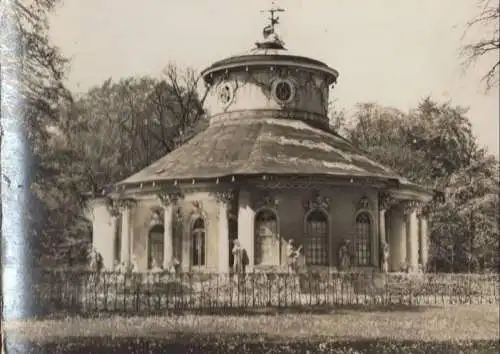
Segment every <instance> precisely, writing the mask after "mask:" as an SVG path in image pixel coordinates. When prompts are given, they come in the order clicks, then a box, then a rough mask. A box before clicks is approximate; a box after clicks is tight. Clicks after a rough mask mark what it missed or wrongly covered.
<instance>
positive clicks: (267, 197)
mask: <svg viewBox="0 0 500 354" xmlns="http://www.w3.org/2000/svg"><path fill="white" fill-rule="evenodd" d="M279 204H280V202H279V200H278V199H277V198H275V197H274V196H273V195H272V194H271V193H269V192H268V191H266V192H264V194H263V195H262V196H261V197H260V198H259V199H258V200H257V201H256V203H255V208H256V209H260V208H272V209H276V208H278V207H279Z"/></svg>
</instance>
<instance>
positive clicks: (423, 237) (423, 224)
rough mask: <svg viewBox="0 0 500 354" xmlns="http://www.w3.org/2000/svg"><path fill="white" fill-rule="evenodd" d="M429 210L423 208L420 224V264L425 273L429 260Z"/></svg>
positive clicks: (420, 214)
mask: <svg viewBox="0 0 500 354" xmlns="http://www.w3.org/2000/svg"><path fill="white" fill-rule="evenodd" d="M427 214H428V213H427V210H426V209H425V208H422V210H421V211H420V213H419V222H420V228H419V229H420V230H419V231H420V232H419V241H420V242H419V243H420V260H419V263H420V264H421V265H422V269H423V270H424V271H425V270H426V269H427V260H428V259H429V239H428V231H427Z"/></svg>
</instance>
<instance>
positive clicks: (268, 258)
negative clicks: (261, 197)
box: [255, 209, 281, 265]
mask: <svg viewBox="0 0 500 354" xmlns="http://www.w3.org/2000/svg"><path fill="white" fill-rule="evenodd" d="M280 256H281V252H280V239H279V234H278V218H277V216H276V213H275V212H274V211H272V210H268V209H265V210H261V211H259V212H258V213H257V215H256V216H255V265H279V264H280Z"/></svg>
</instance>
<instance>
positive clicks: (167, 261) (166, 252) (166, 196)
mask: <svg viewBox="0 0 500 354" xmlns="http://www.w3.org/2000/svg"><path fill="white" fill-rule="evenodd" d="M158 197H159V199H160V201H161V204H162V205H163V269H165V270H166V269H169V268H170V266H171V265H172V259H173V249H174V242H173V224H172V216H173V207H174V205H175V204H176V203H177V200H178V198H179V197H180V195H179V194H178V193H168V192H167V191H161V192H160V193H159V194H158Z"/></svg>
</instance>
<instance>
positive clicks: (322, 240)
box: [304, 210, 329, 265]
mask: <svg viewBox="0 0 500 354" xmlns="http://www.w3.org/2000/svg"><path fill="white" fill-rule="evenodd" d="M328 249H329V248H328V219H327V217H326V215H325V214H324V213H323V212H321V211H319V210H315V211H312V212H311V213H309V215H307V219H306V237H305V249H304V254H305V257H306V264H308V265H328Z"/></svg>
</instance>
